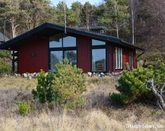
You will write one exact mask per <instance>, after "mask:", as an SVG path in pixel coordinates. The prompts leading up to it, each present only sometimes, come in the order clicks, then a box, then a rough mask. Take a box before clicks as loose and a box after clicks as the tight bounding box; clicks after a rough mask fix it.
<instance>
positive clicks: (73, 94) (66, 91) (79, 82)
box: [53, 59, 86, 108]
mask: <svg viewBox="0 0 165 131" xmlns="http://www.w3.org/2000/svg"><path fill="white" fill-rule="evenodd" d="M53 87H54V90H55V91H56V92H57V94H58V96H59V98H58V103H59V104H61V105H64V106H66V107H68V108H73V107H75V106H77V105H79V104H80V105H81V104H82V103H83V100H82V98H81V94H82V93H83V92H84V91H85V90H86V87H85V76H84V75H83V74H82V70H81V69H79V68H77V67H76V66H75V65H72V64H70V63H69V61H68V60H66V59H65V60H64V61H62V62H60V63H59V64H57V66H56V73H55V77H54V81H53Z"/></svg>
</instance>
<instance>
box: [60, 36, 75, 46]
mask: <svg viewBox="0 0 165 131" xmlns="http://www.w3.org/2000/svg"><path fill="white" fill-rule="evenodd" d="M63 47H76V38H75V37H72V36H65V37H63Z"/></svg>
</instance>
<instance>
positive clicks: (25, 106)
mask: <svg viewBox="0 0 165 131" xmlns="http://www.w3.org/2000/svg"><path fill="white" fill-rule="evenodd" d="M17 105H18V110H19V113H20V114H21V115H23V116H25V115H27V114H28V113H29V112H30V111H31V102H21V101H20V102H17Z"/></svg>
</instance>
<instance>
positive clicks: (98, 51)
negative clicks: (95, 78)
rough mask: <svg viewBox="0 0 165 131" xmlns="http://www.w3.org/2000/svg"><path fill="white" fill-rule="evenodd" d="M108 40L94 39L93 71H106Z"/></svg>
mask: <svg viewBox="0 0 165 131" xmlns="http://www.w3.org/2000/svg"><path fill="white" fill-rule="evenodd" d="M106 61H107V60H106V42H105V41H99V40H94V39H92V72H106Z"/></svg>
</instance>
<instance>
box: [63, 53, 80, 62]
mask: <svg viewBox="0 0 165 131" xmlns="http://www.w3.org/2000/svg"><path fill="white" fill-rule="evenodd" d="M64 58H67V59H68V60H69V61H70V62H71V63H72V64H74V65H76V64H77V51H76V50H68V51H64Z"/></svg>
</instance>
